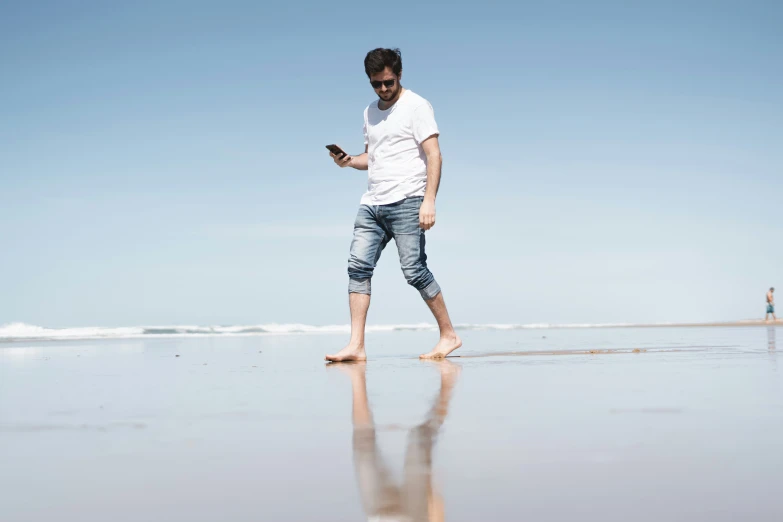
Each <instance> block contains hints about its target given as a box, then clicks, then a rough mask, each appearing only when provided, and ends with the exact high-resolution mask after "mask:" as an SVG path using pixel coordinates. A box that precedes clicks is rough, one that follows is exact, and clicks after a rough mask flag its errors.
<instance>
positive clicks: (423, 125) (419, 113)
mask: <svg viewBox="0 0 783 522" xmlns="http://www.w3.org/2000/svg"><path fill="white" fill-rule="evenodd" d="M437 134H440V133H439V132H438V124H437V123H435V111H434V110H432V105H430V104H429V102H427V103H422V104H421V105H419V106H418V107H416V109H415V110H414V111H413V139H415V140H416V143H421V142H422V141H424V140H426V139H427V138H429V137H430V136H434V135H437Z"/></svg>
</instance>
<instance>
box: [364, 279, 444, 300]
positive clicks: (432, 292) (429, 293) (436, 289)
mask: <svg viewBox="0 0 783 522" xmlns="http://www.w3.org/2000/svg"><path fill="white" fill-rule="evenodd" d="M367 293H369V292H367ZM419 293H420V294H421V297H423V298H424V300H425V301H429V300H430V299H432V298H434V297H437V296H438V294H439V293H440V285H438V282H437V281H435V280H433V281H432V283H430V284H428V285H427V286H425V287H424V288H422V289H421V290H419Z"/></svg>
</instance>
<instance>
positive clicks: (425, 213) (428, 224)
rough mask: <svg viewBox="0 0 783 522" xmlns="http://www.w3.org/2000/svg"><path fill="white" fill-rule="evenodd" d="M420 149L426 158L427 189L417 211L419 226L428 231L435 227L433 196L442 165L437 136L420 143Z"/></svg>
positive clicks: (438, 184) (438, 185) (435, 194)
mask: <svg viewBox="0 0 783 522" xmlns="http://www.w3.org/2000/svg"><path fill="white" fill-rule="evenodd" d="M421 148H422V149H424V154H425V155H426V156H427V188H426V189H425V190H424V201H423V202H422V204H421V209H420V210H419V226H420V227H421V228H423V229H424V230H429V229H431V228H432V227H434V226H435V196H437V195H438V187H440V167H441V165H442V164H443V157H442V156H441V155H440V144H439V143H438V135H437V134H433V135H432V136H430V137H429V138H427V139H426V140H424V141H423V142H421Z"/></svg>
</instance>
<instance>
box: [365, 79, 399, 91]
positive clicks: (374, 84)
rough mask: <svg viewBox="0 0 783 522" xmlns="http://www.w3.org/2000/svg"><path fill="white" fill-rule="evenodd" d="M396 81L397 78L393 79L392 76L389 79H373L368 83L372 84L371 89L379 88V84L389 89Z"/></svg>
mask: <svg viewBox="0 0 783 522" xmlns="http://www.w3.org/2000/svg"><path fill="white" fill-rule="evenodd" d="M396 82H397V80H395V79H393V78H392V79H391V80H383V81H374V82H370V85H372V88H373V89H380V88H381V85H385V86H386V88H387V89H391V88H392V87H394V84H395V83H396Z"/></svg>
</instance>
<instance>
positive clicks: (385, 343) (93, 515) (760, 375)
mask: <svg viewBox="0 0 783 522" xmlns="http://www.w3.org/2000/svg"><path fill="white" fill-rule="evenodd" d="M461 335H462V337H463V339H464V341H465V345H464V347H463V348H462V349H460V350H459V351H458V352H455V355H459V356H460V357H454V358H449V360H448V361H446V362H443V363H433V362H426V361H419V360H418V359H417V357H418V354H420V353H424V352H425V351H428V350H429V348H431V345H432V344H434V342H435V337H434V334H433V332H391V333H376V334H370V335H369V336H368V355H369V357H370V361H369V362H368V363H367V364H366V365H349V366H346V365H340V366H337V367H328V366H326V365H324V364H323V362H322V358H323V355H324V354H325V353H329V352H331V351H334V349H335V348H339V347H340V344H341V342H342V341H343V340H344V338H343V336H341V335H289V336H268V337H266V336H260V337H236V338H219V337H206V338H196V339H160V338H156V339H131V340H112V341H60V342H20V343H10V344H7V345H0V497H2V500H1V501H0V520H3V521H4V522H5V521H7V522H16V521H49V520H79V521H98V520H101V521H104V520H107V519H111V520H115V521H125V520H128V521H130V520H134V521H135V520H150V521H158V520H159V521H180V520H182V521H188V522H193V521H202V520H203V521H207V520H210V521H211V520H220V519H228V520H233V521H245V520H247V521H249V520H254V521H258V520H277V521H289V520H290V521H310V520H312V521H316V520H317V521H347V520H367V519H368V518H370V517H372V516H375V515H377V514H379V513H381V514H385V515H386V516H393V515H394V516H396V515H399V516H402V515H407V516H409V517H410V518H412V519H414V520H419V519H430V520H439V519H441V518H443V517H445V520H449V521H476V520H524V519H529V520H564V519H573V518H577V519H584V520H618V521H619V520H623V521H625V520H650V521H652V520H656V521H659V520H662V519H665V520H688V521H700V520H704V521H707V520H709V521H716V520H727V521H728V520H738V519H745V520H764V521H766V520H770V521H772V520H783V501H781V500H780V495H778V494H777V493H776V490H777V485H778V484H780V482H781V479H783V456H782V455H783V376H782V375H781V370H782V369H783V359H782V358H781V353H782V352H783V328H781V327H772V326H768V327H766V328H760V327H758V326H753V327H746V326H742V327H738V326H736V325H735V326H726V327H723V328H710V327H697V326H689V327H685V326H683V327H676V328H675V327H658V328H624V329H614V328H607V329H593V330H517V331H507V332H504V331H465V332H463V333H461ZM177 356H179V357H177ZM378 485H382V486H383V487H378ZM425 504H426V505H425ZM423 506H424V507H423Z"/></svg>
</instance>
